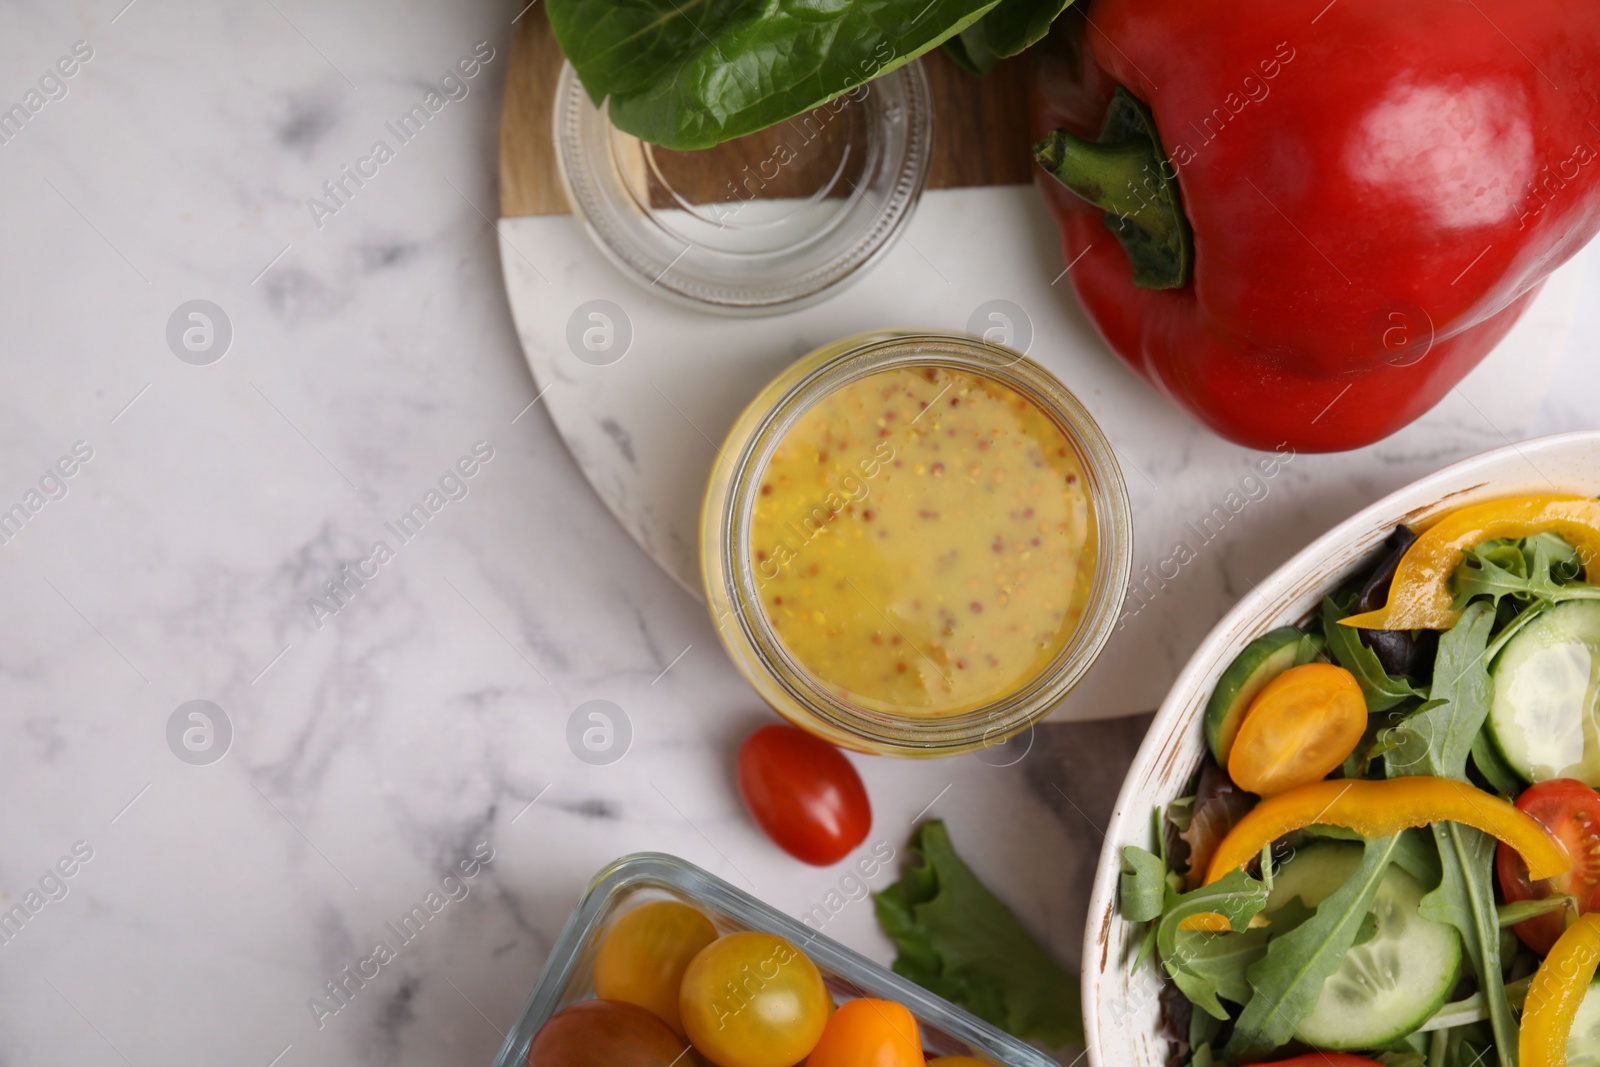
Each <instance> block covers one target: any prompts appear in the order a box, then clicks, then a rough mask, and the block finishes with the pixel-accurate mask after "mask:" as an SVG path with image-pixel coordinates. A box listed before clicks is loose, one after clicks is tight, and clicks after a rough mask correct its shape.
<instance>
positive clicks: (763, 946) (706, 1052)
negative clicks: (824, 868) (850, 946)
mask: <svg viewBox="0 0 1600 1067" xmlns="http://www.w3.org/2000/svg"><path fill="white" fill-rule="evenodd" d="M832 1006H833V1001H832V1000H831V999H830V998H829V996H828V990H827V989H826V988H825V987H824V986H823V984H822V974H821V972H819V971H818V970H817V965H816V964H814V963H812V962H811V961H810V960H809V959H807V958H806V954H805V953H803V952H801V951H800V950H799V949H798V948H795V947H794V945H792V944H790V943H789V942H788V941H785V940H784V939H783V938H781V937H778V936H777V935H775V934H763V933H757V932H755V931H745V932H742V933H737V934H727V935H725V936H723V937H719V938H718V939H717V940H715V941H713V942H712V943H711V944H709V945H707V946H706V947H705V948H703V949H701V950H700V953H699V955H697V956H695V958H694V959H693V960H692V961H691V962H690V963H689V969H688V970H686V971H685V972H684V974H683V987H682V989H681V990H680V992H679V996H678V1009H679V1012H680V1013H681V1015H682V1018H683V1028H684V1033H685V1034H686V1035H687V1036H688V1038H689V1040H690V1041H691V1042H693V1043H694V1047H695V1048H696V1049H698V1050H699V1051H700V1054H701V1055H703V1056H704V1057H705V1058H706V1059H708V1060H710V1061H711V1062H712V1063H715V1064H717V1067H793V1065H794V1064H796V1063H799V1062H800V1061H801V1060H803V1059H805V1058H806V1056H807V1055H808V1054H810V1052H811V1050H812V1049H813V1048H815V1047H816V1044H817V1039H818V1038H819V1037H821V1036H822V1029H823V1027H824V1026H825V1025H827V1022H828V1013H829V1011H830V1010H831V1008H832Z"/></svg>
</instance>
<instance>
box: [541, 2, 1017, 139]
mask: <svg viewBox="0 0 1600 1067" xmlns="http://www.w3.org/2000/svg"><path fill="white" fill-rule="evenodd" d="M997 2H998V0H764V2H759V3H758V2H756V0H549V12H550V25H551V27H552V29H554V30H555V35H556V40H557V41H558V42H559V43H560V45H561V50H562V51H563V52H564V53H565V54H566V57H567V59H568V60H569V61H570V62H571V63H572V66H573V67H574V68H575V69H576V70H577V72H578V77H579V79H580V80H581V81H582V82H583V87H584V90H585V91H586V92H588V94H589V98H590V99H591V100H593V101H594V102H595V104H596V106H599V105H600V104H601V103H603V102H605V101H606V100H608V99H609V101H610V104H609V109H610V110H609V116H610V119H611V122H612V124H613V125H615V126H616V127H617V128H618V129H621V130H623V131H625V132H627V133H631V134H633V135H634V136H635V137H638V138H639V139H640V140H643V141H648V142H650V143H652V144H658V145H663V146H665V147H667V148H671V149H677V150H680V151H686V150H690V149H697V148H709V147H711V146H712V145H715V144H719V143H721V142H723V141H728V140H732V139H733V138H735V137H742V136H744V135H745V134H748V133H754V132H755V131H756V130H760V129H763V128H765V127H767V126H771V125H774V124H776V123H779V122H782V121H784V120H785V119H790V118H793V117H794V116H796V115H799V114H802V113H804V112H806V111H809V110H811V109H812V108H815V107H817V106H819V105H821V104H823V103H826V102H828V101H830V100H833V99H834V98H836V97H839V96H841V95H842V94H844V93H847V92H851V91H853V90H855V89H856V88H857V87H859V86H861V85H863V84H865V83H866V82H868V81H871V80H872V79H873V78H876V77H878V76H880V75H883V74H887V73H889V72H890V71H892V70H894V69H895V68H896V67H899V66H901V65H903V64H905V63H909V62H910V61H911V60H913V59H916V58H917V57H918V56H920V55H922V54H923V53H924V52H926V51H928V50H929V49H930V48H935V47H937V46H938V45H940V44H941V43H943V42H944V41H945V40H947V39H949V38H950V37H952V36H954V35H955V34H958V33H960V32H962V31H963V30H965V29H966V28H967V27H969V26H971V25H972V24H973V23H975V22H976V21H977V20H978V19H980V18H982V17H983V16H984V15H985V14H987V13H988V12H989V10H990V9H991V8H993V7H995V5H996V3H997Z"/></svg>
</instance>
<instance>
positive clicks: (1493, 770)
mask: <svg viewBox="0 0 1600 1067" xmlns="http://www.w3.org/2000/svg"><path fill="white" fill-rule="evenodd" d="M1472 765H1473V766H1474V767H1476V768H1478V773H1479V774H1481V775H1483V779H1484V781H1486V782H1488V783H1489V786H1490V788H1492V789H1493V790H1494V791H1495V792H1496V793H1499V794H1500V795H1501V796H1502V797H1504V798H1506V799H1507V800H1510V799H1512V798H1514V797H1515V796H1516V795H1517V794H1518V793H1520V792H1522V779H1521V778H1519V777H1518V776H1517V772H1516V771H1514V770H1512V769H1511V765H1510V764H1509V763H1507V762H1506V761H1505V757H1503V756H1501V755H1500V753H1499V751H1498V750H1496V749H1495V747H1494V742H1492V741H1490V740H1489V735H1488V734H1486V733H1483V732H1481V731H1480V732H1479V733H1478V736H1477V737H1474V738H1473V739H1472Z"/></svg>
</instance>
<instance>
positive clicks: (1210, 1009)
mask: <svg viewBox="0 0 1600 1067" xmlns="http://www.w3.org/2000/svg"><path fill="white" fill-rule="evenodd" d="M1267 895H1268V890H1267V887H1266V885H1265V884H1263V883H1261V882H1259V881H1257V880H1256V879H1254V878H1251V877H1250V876H1249V875H1248V874H1246V873H1245V872H1244V871H1243V870H1237V871H1230V872H1229V873H1228V874H1227V876H1226V877H1223V878H1220V879H1218V880H1217V881H1215V882H1212V883H1211V884H1210V885H1207V886H1201V887H1200V888H1199V889H1195V890H1191V891H1190V892H1188V893H1184V894H1183V895H1181V896H1180V895H1178V894H1177V893H1172V894H1170V895H1169V896H1168V898H1167V906H1166V911H1165V912H1163V913H1162V916H1161V923H1160V925H1158V926H1157V927H1156V949H1157V951H1158V952H1160V954H1161V964H1162V966H1163V967H1165V968H1166V971H1167V974H1168V976H1169V977H1171V979H1172V982H1173V984H1174V985H1176V986H1177V987H1178V988H1179V989H1181V990H1182V991H1183V995H1184V996H1186V997H1188V998H1189V999H1190V1000H1191V1001H1192V1002H1193V1003H1194V1005H1195V1006H1196V1007H1198V1008H1200V1009H1201V1010H1202V1011H1204V1012H1206V1013H1207V1014H1208V1015H1210V1016H1212V1017H1213V1018H1215V1019H1219V1020H1221V1019H1226V1018H1227V1017H1228V1011H1227V1009H1226V1008H1224V1007H1223V1006H1222V1004H1221V1002H1220V1001H1219V1000H1218V999H1217V998H1218V996H1219V995H1221V996H1226V995H1227V994H1226V992H1225V991H1224V990H1222V989H1221V988H1219V987H1218V984H1217V982H1218V979H1219V978H1220V979H1221V980H1222V982H1223V984H1225V985H1229V987H1230V988H1232V989H1234V990H1235V991H1237V989H1238V986H1237V985H1236V984H1232V983H1230V982H1229V980H1228V971H1229V970H1230V965H1234V966H1240V967H1243V966H1247V965H1248V963H1249V962H1250V961H1249V960H1248V959H1243V957H1241V956H1239V955H1237V954H1232V955H1230V952H1231V950H1232V946H1233V941H1232V939H1235V938H1245V939H1246V940H1245V941H1244V943H1243V944H1242V945H1241V946H1240V947H1241V948H1242V949H1243V950H1244V951H1245V953H1246V954H1247V955H1248V954H1249V952H1250V951H1252V950H1259V949H1261V948H1264V946H1265V937H1264V936H1262V937H1260V938H1254V939H1252V938H1251V937H1250V935H1253V934H1255V933H1257V931H1252V930H1249V929H1248V927H1249V925H1250V920H1251V919H1253V918H1255V917H1256V915H1257V914H1259V913H1260V911H1261V909H1262V908H1264V907H1266V905H1267ZM1212 912H1214V913H1216V914H1218V915H1222V916H1224V917H1225V918H1226V919H1227V920H1228V925H1229V926H1231V927H1232V928H1233V930H1234V931H1235V932H1233V933H1205V932H1202V931H1189V930H1182V929H1180V927H1181V925H1182V923H1183V920H1185V919H1187V918H1189V917H1190V916H1193V915H1205V914H1207V913H1212ZM1259 933H1260V934H1262V935H1265V933H1266V931H1265V930H1262V931H1259ZM1216 942H1221V943H1222V944H1215V943H1216ZM1258 942H1259V943H1258ZM1239 979H1240V980H1241V981H1242V980H1243V974H1242V973H1241V974H1240V975H1239ZM1230 999H1234V1000H1235V1001H1236V1002H1237V1003H1243V1000H1241V999H1239V998H1230Z"/></svg>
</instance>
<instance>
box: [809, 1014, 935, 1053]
mask: <svg viewBox="0 0 1600 1067" xmlns="http://www.w3.org/2000/svg"><path fill="white" fill-rule="evenodd" d="M806 1067H923V1059H922V1037H921V1035H920V1034H919V1033H918V1031H917V1020H916V1019H915V1018H914V1017H913V1016H912V1014H911V1012H909V1011H907V1010H906V1008H905V1005H903V1004H896V1003H895V1002H894V1001H892V1000H873V999H871V998H869V997H862V998H860V999H859V1000H851V1001H846V1002H845V1003H844V1004H842V1005H840V1007H839V1010H838V1011H836V1012H834V1013H833V1018H831V1019H829V1020H828V1025H827V1027H826V1028H824V1029H823V1031H822V1040H820V1041H818V1042H817V1047H816V1048H814V1049H812V1050H811V1055H810V1056H808V1057H807V1058H806Z"/></svg>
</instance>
